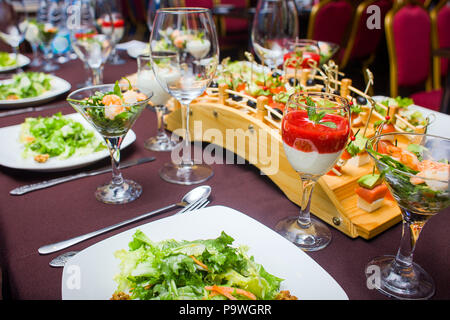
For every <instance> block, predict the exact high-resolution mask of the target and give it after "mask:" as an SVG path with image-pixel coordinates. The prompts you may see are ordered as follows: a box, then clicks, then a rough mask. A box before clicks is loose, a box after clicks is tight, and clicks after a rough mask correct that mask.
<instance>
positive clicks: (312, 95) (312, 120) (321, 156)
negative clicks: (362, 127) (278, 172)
mask: <svg viewBox="0 0 450 320" xmlns="http://www.w3.org/2000/svg"><path fill="white" fill-rule="evenodd" d="M349 133H350V108H349V106H348V102H347V100H346V99H344V98H342V97H340V96H337V95H333V94H331V93H325V92H309V93H303V92H300V93H295V94H293V95H292V96H290V97H289V100H288V103H287V104H286V108H285V109H284V115H283V119H282V123H281V135H282V139H283V147H284V151H285V154H286V157H287V159H288V161H289V163H290V164H291V166H292V167H293V168H294V170H295V171H297V173H298V174H299V175H300V180H301V184H302V195H301V206H300V207H301V209H300V215H299V216H294V217H288V218H285V219H283V220H281V221H279V222H278V223H277V225H276V226H275V230H276V231H277V232H279V233H280V234H281V235H282V236H284V237H285V238H287V239H288V240H290V241H291V242H293V243H294V244H295V245H297V246H298V247H299V248H301V249H303V250H305V251H317V250H320V249H322V248H324V247H326V246H327V245H328V244H329V243H330V241H331V232H330V230H329V229H328V227H327V226H326V225H325V224H324V223H322V222H321V221H319V220H318V219H315V218H312V217H311V216H310V204H311V194H312V192H313V188H314V185H315V184H316V182H317V180H318V179H319V178H320V177H321V176H322V175H324V174H326V173H327V172H328V171H329V170H330V169H331V168H332V167H333V166H334V164H335V163H336V161H337V160H338V159H339V157H340V156H341V153H342V151H343V150H344V148H345V146H346V144H347V140H348V137H349Z"/></svg>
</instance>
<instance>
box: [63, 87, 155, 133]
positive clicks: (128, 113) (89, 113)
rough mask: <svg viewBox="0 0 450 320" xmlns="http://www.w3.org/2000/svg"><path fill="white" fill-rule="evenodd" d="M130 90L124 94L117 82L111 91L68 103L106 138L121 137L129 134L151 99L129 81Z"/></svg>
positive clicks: (98, 92) (99, 92) (97, 92)
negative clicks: (134, 87) (129, 130)
mask: <svg viewBox="0 0 450 320" xmlns="http://www.w3.org/2000/svg"><path fill="white" fill-rule="evenodd" d="M128 83H129V86H128V90H126V91H125V92H122V89H121V87H120V85H119V82H118V81H116V83H115V85H114V87H113V88H112V90H110V91H105V92H102V91H96V92H95V93H94V94H93V95H92V96H90V97H86V98H85V99H83V100H77V99H72V98H70V97H69V98H67V101H69V103H70V104H71V105H72V106H73V107H74V108H75V109H76V110H77V111H78V112H80V113H81V114H82V115H84V116H85V118H87V119H88V120H89V121H90V122H91V123H92V124H93V125H94V126H95V127H96V129H97V130H98V131H99V132H100V133H101V134H102V135H104V136H120V135H124V134H126V133H127V131H128V129H129V128H130V127H131V125H132V124H133V122H134V120H135V119H136V118H137V116H138V115H139V114H140V112H141V111H142V110H143V108H144V105H145V103H146V101H147V100H148V99H149V97H147V96H146V95H145V94H143V93H141V92H138V91H136V90H134V89H133V87H132V86H131V84H130V82H129V81H128Z"/></svg>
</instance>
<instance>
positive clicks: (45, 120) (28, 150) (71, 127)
mask: <svg viewBox="0 0 450 320" xmlns="http://www.w3.org/2000/svg"><path fill="white" fill-rule="evenodd" d="M19 141H20V143H21V144H22V145H23V147H24V150H23V153H22V156H23V157H24V158H30V157H33V159H34V160H35V161H36V162H39V163H44V162H47V161H48V160H49V159H50V158H58V159H67V158H69V157H75V156H82V155H86V154H90V153H94V152H98V151H101V150H104V149H106V145H105V144H104V142H103V141H102V140H101V139H99V138H98V137H97V136H96V135H95V133H94V131H92V130H88V129H86V128H85V127H84V126H83V125H82V124H81V123H79V122H77V121H75V120H73V119H71V118H69V117H66V116H63V115H62V114H61V113H56V114H54V115H53V116H50V117H37V118H33V117H29V118H26V119H25V121H24V122H23V123H22V125H21V130H20V137H19Z"/></svg>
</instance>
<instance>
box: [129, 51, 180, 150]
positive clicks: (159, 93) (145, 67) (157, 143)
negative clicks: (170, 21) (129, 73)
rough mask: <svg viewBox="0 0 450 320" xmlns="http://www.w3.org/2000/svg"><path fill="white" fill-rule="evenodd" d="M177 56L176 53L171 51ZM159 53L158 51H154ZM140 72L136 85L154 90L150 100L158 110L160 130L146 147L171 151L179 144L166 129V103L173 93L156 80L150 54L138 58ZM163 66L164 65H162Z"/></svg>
mask: <svg viewBox="0 0 450 320" xmlns="http://www.w3.org/2000/svg"><path fill="white" fill-rule="evenodd" d="M171 54H173V55H175V56H176V53H173V52H172V53H171ZM153 55H154V56H156V55H157V53H156V52H154V53H153ZM137 63H138V73H137V81H136V86H137V87H138V88H139V90H141V91H142V92H143V93H147V92H152V91H153V96H152V98H151V100H150V102H151V105H152V106H153V108H154V109H155V111H156V118H157V120H158V123H157V126H158V131H157V134H156V136H155V137H151V138H149V139H147V140H146V141H145V144H144V147H145V148H146V149H148V150H153V151H171V150H173V149H174V148H175V147H176V146H177V142H176V141H172V140H171V139H170V137H169V136H168V135H167V133H166V131H165V125H164V114H165V113H167V112H168V110H167V107H166V104H167V102H168V101H169V99H170V98H171V95H170V94H169V93H168V92H167V91H166V90H164V89H163V88H161V86H160V84H159V83H158V81H157V80H156V77H155V74H154V73H153V69H152V60H151V57H150V55H139V56H138V58H137ZM160 67H162V66H160Z"/></svg>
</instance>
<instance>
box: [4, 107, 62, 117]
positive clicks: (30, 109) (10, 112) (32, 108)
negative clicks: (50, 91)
mask: <svg viewBox="0 0 450 320" xmlns="http://www.w3.org/2000/svg"><path fill="white" fill-rule="evenodd" d="M57 107H61V105H51V106H43V107H29V108H23V109H16V110H11V111H5V112H1V113H0V118H1V117H8V116H14V115H16V114H21V113H26V112H32V111H42V110H47V109H53V108H57Z"/></svg>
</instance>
